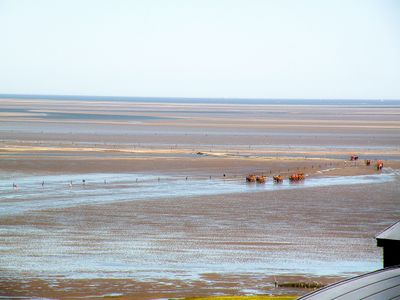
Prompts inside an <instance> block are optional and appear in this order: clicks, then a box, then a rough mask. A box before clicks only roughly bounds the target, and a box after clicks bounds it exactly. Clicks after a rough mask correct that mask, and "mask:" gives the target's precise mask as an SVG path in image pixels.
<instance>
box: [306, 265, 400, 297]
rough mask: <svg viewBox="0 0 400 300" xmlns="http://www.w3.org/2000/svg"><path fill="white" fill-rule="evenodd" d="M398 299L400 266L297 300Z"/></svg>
mask: <svg viewBox="0 0 400 300" xmlns="http://www.w3.org/2000/svg"><path fill="white" fill-rule="evenodd" d="M395 298H396V299H400V266H396V267H390V268H386V269H381V270H378V271H374V272H371V273H367V274H363V275H361V276H357V277H353V278H350V279H346V280H343V281H340V282H337V283H334V284H332V285H329V286H327V287H325V288H322V289H320V290H317V291H315V292H313V293H310V294H307V295H305V296H303V297H300V298H299V299H303V300H305V299H307V300H316V299H324V300H325V299H338V300H339V299H340V300H353V299H369V300H372V299H395Z"/></svg>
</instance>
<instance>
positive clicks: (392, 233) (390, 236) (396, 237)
mask: <svg viewBox="0 0 400 300" xmlns="http://www.w3.org/2000/svg"><path fill="white" fill-rule="evenodd" d="M376 239H377V240H392V241H400V221H398V222H397V223H394V224H393V225H392V226H389V227H388V228H386V229H385V230H384V231H382V232H381V233H380V234H378V235H377V236H376Z"/></svg>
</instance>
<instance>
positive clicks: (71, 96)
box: [0, 93, 400, 101]
mask: <svg viewBox="0 0 400 300" xmlns="http://www.w3.org/2000/svg"><path fill="white" fill-rule="evenodd" d="M0 98H2V99H4V98H11V99H44V98H49V99H51V98H55V99H57V98H58V99H64V100H69V99H70V100H75V99H78V98H80V99H82V100H97V99H98V100H107V99H112V100H117V99H121V100H129V99H132V100H133V99H144V100H145V99H147V100H156V99H178V100H219V101H221V100H224V101H225V100H251V101H262V100H274V101H288V100H289V101H296V100H310V101H400V98H399V99H396V98H389V99H384V98H314V97H313V98H255V97H252V98H243V97H183V96H178V97H174V96H119V95H107V96H100V95H79V94H22V93H21V94H19V93H0Z"/></svg>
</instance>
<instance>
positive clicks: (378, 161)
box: [376, 160, 383, 171]
mask: <svg viewBox="0 0 400 300" xmlns="http://www.w3.org/2000/svg"><path fill="white" fill-rule="evenodd" d="M376 169H377V170H378V171H380V170H382V169H383V162H382V161H381V160H377V161H376Z"/></svg>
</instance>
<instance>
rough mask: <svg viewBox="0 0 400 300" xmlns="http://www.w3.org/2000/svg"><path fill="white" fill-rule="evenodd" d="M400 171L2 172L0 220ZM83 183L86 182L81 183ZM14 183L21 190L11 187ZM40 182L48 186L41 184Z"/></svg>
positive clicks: (365, 180)
mask: <svg viewBox="0 0 400 300" xmlns="http://www.w3.org/2000/svg"><path fill="white" fill-rule="evenodd" d="M399 174H400V173H399V171H397V170H391V169H386V170H385V171H384V172H382V173H379V174H373V175H361V176H346V177H343V176H336V177H315V178H307V179H306V180H305V181H302V182H298V183H290V182H289V181H288V180H284V182H283V183H281V184H275V183H274V182H273V181H272V180H271V178H269V180H267V182H266V183H265V184H256V183H254V184H249V183H246V182H244V180H238V179H209V178H207V179H206V178H199V177H193V178H192V177H188V178H187V179H186V177H182V176H177V175H175V176H174V175H171V176H154V175H146V174H105V173H94V174H70V175H65V174H62V175H26V174H12V175H10V174H0V201H1V202H0V216H9V215H20V214H24V213H26V212H29V211H36V210H45V209H57V208H66V207H74V206H79V205H95V204H107V203H113V202H123V201H135V200H146V199H160V198H161V199H162V198H180V197H192V196H204V195H218V194H235V193H248V192H257V191H265V190H270V191H274V190H286V189H299V188H315V187H324V186H334V185H355V184H374V183H375V184H378V183H384V182H390V181H394V180H395V178H396V176H399ZM83 180H85V182H83ZM13 183H15V184H16V185H17V188H13ZM42 183H44V184H43V185H42Z"/></svg>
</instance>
